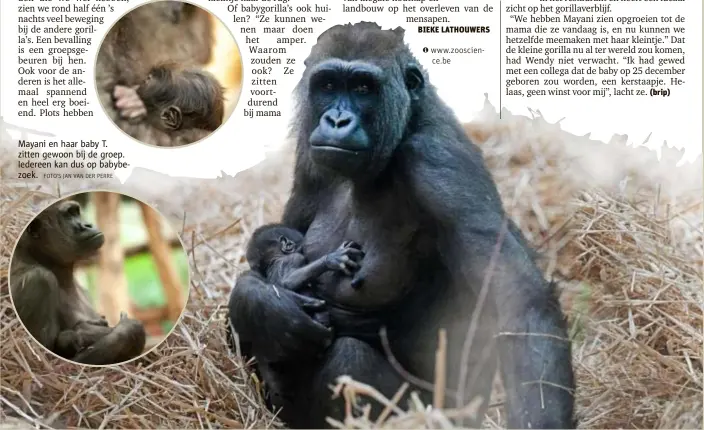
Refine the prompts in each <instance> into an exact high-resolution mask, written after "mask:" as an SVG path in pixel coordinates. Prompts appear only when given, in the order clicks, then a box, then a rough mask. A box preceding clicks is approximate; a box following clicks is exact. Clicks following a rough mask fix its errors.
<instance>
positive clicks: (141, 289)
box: [9, 191, 189, 365]
mask: <svg viewBox="0 0 704 430" xmlns="http://www.w3.org/2000/svg"><path fill="white" fill-rule="evenodd" d="M9 280H10V297H11V300H12V304H13V306H14V308H15V311H16V312H17V316H18V317H19V319H20V321H21V322H22V325H24V327H25V329H27V331H28V332H29V334H30V335H31V336H32V337H33V338H34V339H35V340H36V341H37V342H39V343H40V344H41V345H42V346H44V347H45V348H46V349H48V350H49V351H51V352H52V353H54V354H56V355H57V356H60V357H63V358H65V359H67V360H69V361H72V362H75V363H81V364H87V365H111V364H119V363H123V362H126V361H129V360H132V359H134V358H136V357H139V356H141V355H143V354H145V353H146V352H148V351H149V350H151V349H152V348H153V347H155V346H156V345H158V344H159V343H161V341H163V340H164V339H165V338H166V337H167V336H168V334H169V333H170V332H171V330H172V329H173V327H174V326H175V324H176V323H177V322H178V320H179V318H180V316H181V313H182V312H183V310H184V308H185V306H186V301H187V299H188V285H189V274H188V259H187V256H186V252H185V251H184V248H183V246H182V244H181V241H180V240H179V237H178V235H177V233H176V232H175V231H174V230H173V229H172V228H171V227H170V224H169V222H168V220H166V219H165V218H163V217H162V216H161V215H160V214H159V213H158V212H156V211H155V210H154V209H152V208H151V207H150V206H148V205H147V204H145V203H143V202H141V201H138V200H135V199H134V198H132V197H129V196H126V195H123V194H120V193H115V192H108V191H100V192H98V191H95V192H88V193H81V194H76V195H72V196H70V197H66V198H64V199H62V200H60V201H58V202H56V203H53V204H52V205H51V206H49V207H47V208H46V209H44V210H43V211H41V212H40V213H39V215H37V216H36V217H35V218H34V219H33V220H32V221H31V222H30V223H29V225H28V226H27V227H26V228H25V230H24V231H23V232H22V235H21V236H20V239H19V240H18V242H17V244H16V246H15V250H14V252H13V254H12V258H11V260H10V276H9Z"/></svg>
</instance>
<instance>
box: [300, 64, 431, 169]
mask: <svg viewBox="0 0 704 430" xmlns="http://www.w3.org/2000/svg"><path fill="white" fill-rule="evenodd" d="M387 64H389V66H390V67H384V68H382V67H380V66H378V65H376V64H374V63H371V62H366V61H356V60H355V61H344V60H341V59H337V58H331V59H326V60H324V61H321V62H320V63H318V64H316V65H315V66H313V67H311V70H310V73H309V75H308V76H309V78H308V85H307V87H308V94H307V96H308V100H307V101H308V109H310V114H311V115H310V117H311V119H312V121H313V122H314V124H312V130H313V131H312V133H311V134H310V137H309V144H310V153H311V158H312V160H313V162H314V163H315V164H316V165H318V166H321V167H324V168H326V170H331V171H333V172H335V173H336V174H339V175H342V176H344V177H348V178H350V179H353V180H355V179H364V180H368V179H370V178H373V177H374V176H375V175H377V174H378V173H379V172H381V171H383V169H384V168H385V167H386V165H387V163H388V162H389V159H390V158H391V155H392V154H393V152H394V150H395V149H396V147H397V146H398V144H399V143H400V142H401V139H402V138H403V136H404V132H405V130H406V127H407V126H408V121H409V119H410V117H411V100H412V98H413V93H414V91H417V90H418V89H419V88H420V87H421V86H422V85H423V75H422V73H421V71H420V69H419V68H418V66H416V65H415V64H411V65H408V66H405V67H401V66H398V65H397V64H396V63H391V62H389V63H387Z"/></svg>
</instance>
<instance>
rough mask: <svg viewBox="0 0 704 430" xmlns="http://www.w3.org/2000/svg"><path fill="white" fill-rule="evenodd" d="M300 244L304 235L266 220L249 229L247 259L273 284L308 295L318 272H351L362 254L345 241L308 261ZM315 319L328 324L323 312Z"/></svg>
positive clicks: (318, 274) (253, 268)
mask: <svg viewBox="0 0 704 430" xmlns="http://www.w3.org/2000/svg"><path fill="white" fill-rule="evenodd" d="M302 244H303V235H302V234H301V233H300V232H298V231H297V230H294V229H292V228H289V227H286V226H284V225H281V224H266V225H263V226H261V227H259V228H258V229H256V230H255V231H254V233H252V238H251V239H250V241H249V244H248V245H247V254H246V257H247V262H248V263H249V266H250V268H251V269H252V270H253V271H254V272H256V273H258V274H260V275H261V276H263V277H264V278H265V279H266V281H267V282H268V283H270V284H272V285H274V286H275V287H281V288H286V289H288V290H291V291H295V292H297V293H301V294H304V295H311V293H312V288H313V285H312V284H313V282H315V280H316V279H317V278H318V277H319V276H320V275H322V274H323V273H325V272H327V271H330V270H337V271H340V272H342V273H344V274H345V275H347V276H352V275H353V274H354V273H355V272H356V271H357V270H359V260H361V259H362V258H363V257H364V252H362V250H361V247H360V246H359V245H358V244H356V243H354V242H344V243H343V244H342V245H341V246H340V247H339V248H338V249H336V250H335V251H333V252H331V253H330V254H327V255H325V256H323V257H321V258H319V259H317V260H315V261H313V262H312V263H308V262H307V261H306V257H305V256H304V255H303V253H302V252H301V251H302V249H301V248H302ZM305 293H307V294H305ZM315 319H316V320H317V321H318V322H320V323H321V324H323V325H325V326H329V325H330V323H329V317H328V315H327V314H326V313H317V314H316V315H315Z"/></svg>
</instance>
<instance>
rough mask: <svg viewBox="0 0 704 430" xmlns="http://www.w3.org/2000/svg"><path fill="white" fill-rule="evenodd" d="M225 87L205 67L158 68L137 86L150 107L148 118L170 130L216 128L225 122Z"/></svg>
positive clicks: (141, 96) (147, 113) (140, 95)
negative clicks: (199, 68) (200, 68)
mask: <svg viewBox="0 0 704 430" xmlns="http://www.w3.org/2000/svg"><path fill="white" fill-rule="evenodd" d="M223 94H224V89H223V88H222V86H221V85H220V83H219V82H218V81H217V80H216V79H215V77H214V76H213V75H211V74H210V73H208V72H205V71H202V70H189V69H183V70H181V69H178V68H176V67H172V66H168V65H162V66H158V67H154V68H153V69H152V70H151V71H150V73H149V75H148V76H147V78H146V79H145V81H144V82H143V83H142V84H141V85H139V87H138V88H137V95H138V96H139V98H140V99H141V100H142V103H144V108H145V109H146V118H145V121H146V122H147V123H149V124H151V125H152V126H154V127H155V128H157V129H159V130H161V131H163V132H166V133H170V132H175V131H181V130H183V131H186V130H190V129H200V130H206V131H215V130H216V129H217V128H218V127H220V125H221V124H222V121H223V116H224V111H225V101H224V95H223Z"/></svg>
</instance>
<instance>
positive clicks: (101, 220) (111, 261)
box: [93, 192, 130, 326]
mask: <svg viewBox="0 0 704 430" xmlns="http://www.w3.org/2000/svg"><path fill="white" fill-rule="evenodd" d="M93 197H94V202H95V209H96V211H95V212H96V221H97V224H98V228H99V229H100V230H101V231H102V232H103V234H104V235H105V243H104V244H103V247H102V248H101V249H100V258H99V259H98V297H99V300H98V303H97V305H96V308H97V309H98V312H99V313H101V314H102V315H105V318H107V320H108V323H109V324H110V325H111V326H113V325H115V324H117V322H118V321H119V320H120V312H127V313H128V314H129V309H130V306H129V295H128V292H127V277H126V276H125V256H124V253H123V250H122V245H121V244H120V214H119V209H120V194H118V193H111V192H95V193H93Z"/></svg>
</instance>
